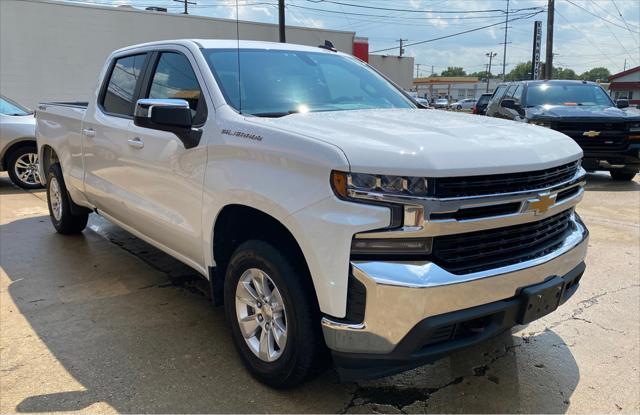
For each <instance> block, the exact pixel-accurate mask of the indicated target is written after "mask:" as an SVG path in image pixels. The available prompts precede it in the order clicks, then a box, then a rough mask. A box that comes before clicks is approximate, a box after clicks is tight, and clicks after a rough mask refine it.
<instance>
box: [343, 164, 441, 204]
mask: <svg viewBox="0 0 640 415" xmlns="http://www.w3.org/2000/svg"><path fill="white" fill-rule="evenodd" d="M331 187H332V188H333V191H334V192H335V194H336V195H337V196H338V197H340V198H342V199H349V198H352V197H354V194H357V193H358V192H366V193H380V194H382V195H398V196H402V195H405V196H417V197H424V196H427V194H428V193H427V192H428V183H427V179H425V178H424V177H407V176H392V175H376V174H367V173H345V172H340V171H332V172H331Z"/></svg>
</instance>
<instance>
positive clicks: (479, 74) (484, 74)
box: [468, 71, 496, 79]
mask: <svg viewBox="0 0 640 415" xmlns="http://www.w3.org/2000/svg"><path fill="white" fill-rule="evenodd" d="M488 75H489V76H488V77H489V78H495V77H496V76H495V75H494V74H492V73H490V74H488ZM468 76H475V77H476V78H478V79H487V71H478V72H473V73H470V74H469V75H468Z"/></svg>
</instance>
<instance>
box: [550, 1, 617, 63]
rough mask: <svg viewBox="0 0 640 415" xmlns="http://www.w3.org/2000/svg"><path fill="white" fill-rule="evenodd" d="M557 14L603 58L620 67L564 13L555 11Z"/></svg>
mask: <svg viewBox="0 0 640 415" xmlns="http://www.w3.org/2000/svg"><path fill="white" fill-rule="evenodd" d="M555 12H556V14H557V15H558V16H560V17H562V19H564V21H566V22H567V23H568V24H569V25H570V26H571V27H573V29H574V30H575V31H576V32H579V33H582V35H583V36H584V39H585V40H587V41H588V42H589V44H590V45H593V46H595V48H596V49H598V51H600V53H601V54H602V56H604V57H605V58H607V59H608V60H609V62H611V63H612V64H613V65H614V66H615V67H618V64H617V63H615V61H614V60H613V59H611V58H610V57H609V56H608V55H607V54H606V53H605V52H604V51H603V50H602V49H601V48H600V47H599V46H598V44H597V43H595V42H593V41H591V40H590V39H591V38H590V37H589V35H587V34H586V33H585V32H583V31H582V30H580V29H578V28H577V27H576V26H575V25H574V24H573V23H571V20H569V19H567V18H566V17H564V16H563V15H562V13H560V12H559V11H558V10H556V11H555Z"/></svg>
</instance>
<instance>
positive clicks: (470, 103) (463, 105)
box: [449, 98, 476, 111]
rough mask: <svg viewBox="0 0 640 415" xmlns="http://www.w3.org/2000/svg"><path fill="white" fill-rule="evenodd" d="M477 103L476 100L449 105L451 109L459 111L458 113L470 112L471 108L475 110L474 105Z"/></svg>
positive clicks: (463, 100) (465, 100) (462, 100)
mask: <svg viewBox="0 0 640 415" xmlns="http://www.w3.org/2000/svg"><path fill="white" fill-rule="evenodd" d="M475 103H476V99H475V98H467V99H461V100H460V101H457V102H454V103H453V104H451V105H449V108H451V109H454V110H458V111H459V110H470V109H471V108H473V104H475Z"/></svg>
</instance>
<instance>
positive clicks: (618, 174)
mask: <svg viewBox="0 0 640 415" xmlns="http://www.w3.org/2000/svg"><path fill="white" fill-rule="evenodd" d="M609 173H610V174H611V178H612V179H613V180H615V181H620V182H628V181H631V180H633V178H634V177H635V176H636V174H637V173H638V172H637V171H636V170H628V169H620V170H611V171H610V172H609Z"/></svg>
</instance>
